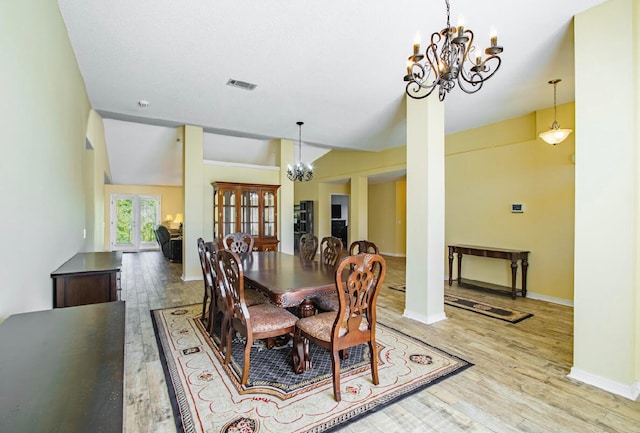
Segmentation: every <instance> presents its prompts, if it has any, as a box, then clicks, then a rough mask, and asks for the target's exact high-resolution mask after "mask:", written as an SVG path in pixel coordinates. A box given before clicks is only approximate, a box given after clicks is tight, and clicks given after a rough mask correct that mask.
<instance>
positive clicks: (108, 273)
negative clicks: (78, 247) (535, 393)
mask: <svg viewBox="0 0 640 433" xmlns="http://www.w3.org/2000/svg"><path fill="white" fill-rule="evenodd" d="M121 267H122V252H120V251H116V252H96V253H78V254H76V255H75V256H73V257H72V258H71V259H69V261H67V262H66V263H64V264H63V265H62V266H60V267H59V268H58V269H56V270H55V271H53V272H52V273H51V278H52V279H53V307H54V308H61V307H73V306H77V305H86V304H96V303H99V302H111V301H117V300H118V286H119V284H118V283H119V278H120V268H121Z"/></svg>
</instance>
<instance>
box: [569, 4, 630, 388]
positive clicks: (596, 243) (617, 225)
mask: <svg viewBox="0 0 640 433" xmlns="http://www.w3.org/2000/svg"><path fill="white" fill-rule="evenodd" d="M639 26H640V6H639V5H638V3H637V0H610V1H608V2H605V3H603V4H601V5H600V6H597V7H595V8H593V9H590V10H588V11H586V12H583V13H581V14H578V15H576V17H575V21H574V29H575V30H574V34H575V93H576V104H575V106H576V174H575V184H576V187H575V256H574V257H575V258H574V261H575V262H574V309H575V311H574V343H573V344H574V350H573V367H572V368H571V373H570V374H569V376H570V377H571V378H573V379H576V380H580V381H582V382H586V383H589V384H591V385H595V386H597V387H599V388H602V389H605V390H607V391H610V392H613V393H616V394H619V395H622V396H624V397H627V398H629V399H637V398H638V396H639V395H640V328H639V325H640V282H639V278H640V275H639V272H638V271H639V260H640V257H639V251H640V240H639V236H640V232H639V228H640V209H639V206H640V201H639V197H638V196H639V193H640V191H639V187H638V185H639V178H638V172H639V170H640V160H639V158H640V155H639V150H638V149H640V122H639V119H640V42H639V40H640V34H639V33H640V30H639ZM611 28H615V29H616V33H617V34H620V35H625V39H626V43H624V44H611V43H609V42H608V41H606V40H603V39H602V38H600V37H598V35H602V34H604V33H607V32H608V31H609V30H610V29H611ZM600 52H605V53H607V54H606V57H607V61H606V62H597V61H596V62H594V57H593V53H600ZM612 73H614V75H615V88H616V89H618V90H617V91H616V94H615V98H612V97H611V94H610V92H608V91H606V90H605V89H602V90H601V91H594V87H593V84H594V83H599V82H601V81H602V77H604V76H611V74H612Z"/></svg>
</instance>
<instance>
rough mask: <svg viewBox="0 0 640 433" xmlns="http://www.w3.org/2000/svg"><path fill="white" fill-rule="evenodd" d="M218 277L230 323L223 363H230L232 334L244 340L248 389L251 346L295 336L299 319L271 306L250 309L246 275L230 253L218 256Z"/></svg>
mask: <svg viewBox="0 0 640 433" xmlns="http://www.w3.org/2000/svg"><path fill="white" fill-rule="evenodd" d="M216 263H217V265H218V271H219V274H218V275H219V277H220V281H221V283H222V287H223V288H224V291H225V294H226V300H227V308H228V311H229V319H230V320H229V323H228V324H227V325H226V329H225V332H226V336H225V342H226V355H225V360H224V363H225V365H229V362H230V361H231V342H232V335H233V331H234V330H235V331H237V332H238V333H240V335H242V336H243V337H244V338H245V343H244V359H243V366H242V379H241V381H240V383H241V384H242V385H245V384H246V383H247V380H248V379H249V366H250V357H251V346H252V345H253V341H254V340H261V339H265V338H271V337H278V336H281V335H293V331H294V329H295V323H296V321H297V320H298V318H297V317H296V316H295V315H293V314H292V313H290V312H289V311H287V310H285V309H284V308H280V307H276V306H275V305H273V304H271V303H265V304H258V305H252V306H248V305H247V302H246V300H245V289H244V275H243V271H242V264H241V262H240V258H239V257H238V255H237V254H236V253H234V252H233V251H230V250H222V251H218V253H217V254H216Z"/></svg>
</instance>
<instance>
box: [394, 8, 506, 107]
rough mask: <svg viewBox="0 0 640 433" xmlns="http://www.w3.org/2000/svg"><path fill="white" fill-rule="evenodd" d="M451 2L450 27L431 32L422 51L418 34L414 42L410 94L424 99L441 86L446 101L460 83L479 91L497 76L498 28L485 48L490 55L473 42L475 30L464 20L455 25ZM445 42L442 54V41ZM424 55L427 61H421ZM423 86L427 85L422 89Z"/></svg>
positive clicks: (465, 89) (408, 78)
mask: <svg viewBox="0 0 640 433" xmlns="http://www.w3.org/2000/svg"><path fill="white" fill-rule="evenodd" d="M445 3H446V4H447V27H446V28H444V29H442V30H441V31H440V32H439V33H437V32H436V33H433V34H432V35H431V43H429V45H427V49H426V50H425V52H424V55H423V54H420V41H419V38H418V37H417V35H416V41H415V42H414V44H413V55H411V56H409V58H408V60H407V75H405V76H404V81H408V83H407V87H406V92H407V95H409V96H410V97H412V98H414V99H423V98H426V97H427V96H429V95H431V93H432V92H433V91H434V90H435V89H436V87H438V96H439V98H440V100H441V101H444V98H445V96H446V95H447V93H449V91H451V89H453V88H454V87H455V86H456V83H458V87H460V89H462V91H463V92H465V93H475V92H477V91H478V90H480V89H481V88H482V85H483V84H484V82H485V81H487V80H488V79H489V78H491V77H493V74H495V73H496V72H497V71H498V68H500V64H501V63H502V60H501V59H500V56H498V54H500V53H501V52H502V47H501V46H499V45H498V36H497V34H495V31H492V34H491V45H490V46H489V48H487V49H486V50H484V53H485V54H486V57H485V58H484V59H483V58H482V52H481V51H480V50H479V49H478V48H476V47H475V46H474V45H473V32H472V31H471V30H469V29H465V28H464V23H462V22H460V23H458V28H457V29H456V28H455V27H451V20H450V16H449V0H445ZM441 42H442V47H441V48H440V54H438V44H439V43H441ZM423 59H424V62H423V63H420V62H421V61H422V60H423ZM422 89H426V92H425V91H422Z"/></svg>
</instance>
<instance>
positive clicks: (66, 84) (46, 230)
mask: <svg viewBox="0 0 640 433" xmlns="http://www.w3.org/2000/svg"><path fill="white" fill-rule="evenodd" d="M0 52H2V56H3V62H2V79H1V80H0V95H2V103H1V104H0V117H1V118H2V119H4V120H5V121H4V122H3V125H2V132H3V137H2V143H3V144H2V157H1V158H0V185H1V186H0V188H1V191H2V202H3V204H4V205H5V207H4V208H3V212H2V215H3V226H4V227H5V228H6V230H4V232H3V244H4V246H5V248H2V249H0V263H2V265H0V281H2V284H1V285H0V321H2V320H4V319H5V318H6V317H8V316H9V315H11V314H15V313H22V312H26V311H34V310H44V309H49V308H51V307H52V299H53V295H52V282H51V277H50V274H51V272H52V271H54V270H55V269H57V268H58V267H59V266H60V265H61V264H62V263H64V262H65V261H67V260H68V259H69V258H71V256H73V255H74V254H75V253H76V252H78V251H79V250H81V249H82V247H83V245H84V239H83V229H84V228H85V227H86V224H85V215H86V212H85V208H86V206H91V204H87V203H86V198H85V188H84V185H85V184H86V183H87V182H92V179H91V178H85V174H84V161H83V159H84V152H85V136H86V132H87V119H88V117H89V110H90V105H89V100H88V97H87V94H86V91H85V87H84V81H83V79H82V76H81V75H80V71H79V69H78V65H77V63H76V60H75V55H74V53H73V50H72V48H71V44H70V42H69V38H68V36H67V30H66V27H65V25H64V22H63V20H62V17H61V16H60V11H59V10H58V5H57V2H54V1H35V0H21V1H2V2H0Z"/></svg>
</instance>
